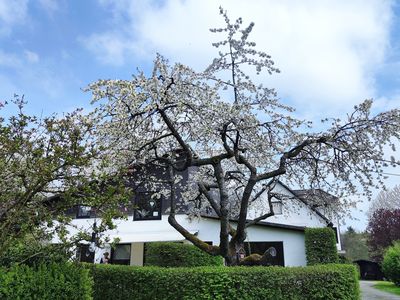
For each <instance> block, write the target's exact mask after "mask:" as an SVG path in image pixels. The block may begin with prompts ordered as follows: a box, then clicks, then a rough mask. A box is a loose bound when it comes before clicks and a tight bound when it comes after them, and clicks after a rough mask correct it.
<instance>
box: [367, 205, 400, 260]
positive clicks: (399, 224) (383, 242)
mask: <svg viewBox="0 0 400 300" xmlns="http://www.w3.org/2000/svg"><path fill="white" fill-rule="evenodd" d="M367 232H368V233H369V236H368V247H369V250H370V253H371V257H372V258H373V259H374V260H376V261H378V262H381V261H382V258H383V254H384V252H385V250H386V248H388V247H389V246H392V245H393V243H394V242H395V241H397V240H400V209H394V210H388V209H379V210H377V211H375V212H374V213H373V214H372V216H371V217H370V218H369V222H368V227H367Z"/></svg>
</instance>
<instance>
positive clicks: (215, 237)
mask: <svg viewBox="0 0 400 300" xmlns="http://www.w3.org/2000/svg"><path fill="white" fill-rule="evenodd" d="M176 218H177V221H178V222H179V223H180V224H181V225H182V226H183V227H185V228H186V229H187V230H188V231H190V232H191V233H196V234H197V236H198V237H199V238H200V239H202V240H203V241H207V242H212V243H213V244H214V245H218V244H219V229H220V223H219V221H218V220H214V219H209V218H202V219H194V220H189V219H188V218H187V216H185V215H177V216H176ZM93 222H94V219H75V220H73V221H72V223H73V226H72V227H70V231H71V234H74V233H76V232H77V228H80V229H86V230H89V231H90V230H91V228H92V227H93ZM98 222H99V220H98ZM116 224H117V228H116V229H115V230H112V231H108V232H106V233H105V234H104V236H107V237H109V238H110V239H111V240H112V239H113V238H116V237H118V238H119V239H120V241H119V243H121V244H131V251H132V253H131V264H132V265H140V264H141V263H142V262H143V260H142V258H143V243H145V242H154V241H183V240H184V237H183V236H182V235H181V234H179V233H178V232H177V231H176V230H175V229H174V228H173V227H172V226H171V225H169V223H168V216H167V215H163V216H162V220H158V221H154V220H152V221H132V218H130V219H129V220H118V221H117V222H116ZM247 234H248V238H247V240H246V241H249V242H250V241H251V242H283V249H284V260H285V266H304V265H306V258H305V246H304V232H301V231H294V230H288V229H280V228H273V227H267V226H259V225H257V226H253V227H250V228H249V229H248V230H247ZM53 242H57V241H56V240H54V241H53ZM104 252H110V248H109V246H106V247H105V248H97V249H96V251H95V262H96V263H99V262H100V259H101V257H102V256H103V253H104Z"/></svg>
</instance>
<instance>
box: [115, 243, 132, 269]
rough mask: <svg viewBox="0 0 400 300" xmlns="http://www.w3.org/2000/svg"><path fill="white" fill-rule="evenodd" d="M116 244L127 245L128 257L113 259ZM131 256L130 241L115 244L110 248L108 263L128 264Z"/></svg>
mask: <svg viewBox="0 0 400 300" xmlns="http://www.w3.org/2000/svg"><path fill="white" fill-rule="evenodd" d="M118 246H129V258H128V259H115V257H114V256H115V251H116V248H117V247H118ZM131 256H132V244H131V243H122V244H116V245H115V247H113V248H111V254H110V263H111V264H114V265H128V266H129V265H130V264H131Z"/></svg>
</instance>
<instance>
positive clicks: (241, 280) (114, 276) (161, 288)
mask: <svg viewBox="0 0 400 300" xmlns="http://www.w3.org/2000/svg"><path fill="white" fill-rule="evenodd" d="M87 267H88V268H90V269H91V273H92V275H93V278H94V299H95V300H102V299H104V300H106V299H107V300H108V299H113V300H119V299H121V300H129V299H136V300H137V299H143V300H148V299H152V300H157V299H160V300H161V299H163V300H164V299H171V300H172V299H174V300H175V299H196V300H198V299H200V300H201V299H227V300H228V299H229V300H235V299H238V300H239V299H240V300H243V299H248V300H250V299H263V300H268V299H271V300H287V299H299V300H300V299H304V300H306V299H307V300H313V299H324V300H338V299H348V300H350V299H351V300H353V299H354V300H356V299H357V300H358V297H359V287H358V279H357V273H356V269H355V267H354V266H352V265H320V266H312V267H295V268H282V267H197V268H158V267H130V266H117V265H87Z"/></svg>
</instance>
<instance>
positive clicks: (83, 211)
mask: <svg viewBox="0 0 400 300" xmlns="http://www.w3.org/2000/svg"><path fill="white" fill-rule="evenodd" d="M91 213H92V208H91V207H90V206H86V205H78V210H77V213H76V217H77V218H78V219H79V218H82V219H83V218H90V217H91Z"/></svg>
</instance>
